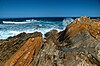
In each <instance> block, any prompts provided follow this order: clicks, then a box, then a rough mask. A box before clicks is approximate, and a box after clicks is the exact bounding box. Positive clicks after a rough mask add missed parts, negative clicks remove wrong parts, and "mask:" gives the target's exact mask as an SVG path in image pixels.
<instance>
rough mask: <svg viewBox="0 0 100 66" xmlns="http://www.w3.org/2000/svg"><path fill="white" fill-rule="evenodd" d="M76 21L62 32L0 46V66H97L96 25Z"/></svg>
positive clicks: (99, 34) (99, 30)
mask: <svg viewBox="0 0 100 66" xmlns="http://www.w3.org/2000/svg"><path fill="white" fill-rule="evenodd" d="M98 21H99V20H96V19H95V20H94V19H90V18H87V17H86V16H85V17H81V18H77V19H75V20H74V21H73V22H71V23H70V24H69V25H68V26H67V27H66V29H65V30H63V31H61V32H59V33H58V31H57V30H52V31H50V32H48V33H46V34H45V36H46V37H45V38H42V34H41V33H40V32H35V33H30V34H26V33H21V34H19V35H17V36H14V37H10V38H8V39H6V40H2V41H1V42H0V64H1V65H0V66H100V22H98Z"/></svg>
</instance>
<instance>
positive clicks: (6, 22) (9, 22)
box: [3, 21, 31, 24]
mask: <svg viewBox="0 0 100 66" xmlns="http://www.w3.org/2000/svg"><path fill="white" fill-rule="evenodd" d="M3 23H4V24H26V23H31V22H11V21H3Z"/></svg>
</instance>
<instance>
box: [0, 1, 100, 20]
mask: <svg viewBox="0 0 100 66" xmlns="http://www.w3.org/2000/svg"><path fill="white" fill-rule="evenodd" d="M80 16H90V17H100V0H0V18H11V17H14V18H16V17H80Z"/></svg>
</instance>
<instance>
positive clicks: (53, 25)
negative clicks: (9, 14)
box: [0, 18, 73, 39]
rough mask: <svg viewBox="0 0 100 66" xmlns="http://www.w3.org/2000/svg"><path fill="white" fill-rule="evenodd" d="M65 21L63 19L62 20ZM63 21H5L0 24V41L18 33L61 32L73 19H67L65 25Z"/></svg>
mask: <svg viewBox="0 0 100 66" xmlns="http://www.w3.org/2000/svg"><path fill="white" fill-rule="evenodd" d="M64 19H65V18H64ZM64 19H63V20H52V19H51V20H38V19H37V20H35V19H28V20H27V19H24V20H22V21H20V20H19V19H17V21H13V20H10V21H8V20H6V21H4V20H3V21H2V23H1V22H0V23H1V24H0V39H6V38H8V37H10V36H11V37H12V36H15V35H17V34H19V33H22V32H26V33H33V32H36V31H38V32H41V33H42V34H45V33H46V32H49V31H50V30H53V29H55V30H58V31H62V30H63V29H64V28H65V27H66V25H67V24H68V23H70V22H71V21H72V20H73V19H72V18H67V21H66V23H65V22H63V21H64Z"/></svg>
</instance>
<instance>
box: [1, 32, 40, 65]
mask: <svg viewBox="0 0 100 66" xmlns="http://www.w3.org/2000/svg"><path fill="white" fill-rule="evenodd" d="M36 33H37V34H38V35H37V34H36ZM33 35H34V36H33ZM41 35H42V34H41V33H40V32H35V33H21V34H18V35H17V36H14V37H9V38H8V39H6V40H1V41H0V58H2V59H1V60H0V66H2V65H3V63H5V62H6V61H7V60H8V59H9V58H10V57H11V56H12V55H13V54H14V53H15V52H16V51H17V50H18V49H20V48H21V47H22V46H23V44H24V43H25V42H26V41H27V40H28V38H30V37H32V38H34V37H36V36H37V37H38V36H41Z"/></svg>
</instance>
